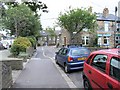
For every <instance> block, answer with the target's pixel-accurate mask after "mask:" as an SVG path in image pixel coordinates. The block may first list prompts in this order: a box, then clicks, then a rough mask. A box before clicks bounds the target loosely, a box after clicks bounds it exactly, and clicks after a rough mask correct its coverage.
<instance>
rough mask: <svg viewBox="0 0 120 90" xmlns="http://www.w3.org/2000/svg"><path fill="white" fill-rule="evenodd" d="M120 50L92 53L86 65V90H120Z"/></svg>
mask: <svg viewBox="0 0 120 90" xmlns="http://www.w3.org/2000/svg"><path fill="white" fill-rule="evenodd" d="M119 53H120V51H119V49H108V50H98V51H94V52H92V53H91V54H90V55H89V57H88V58H87V59H86V61H85V63H84V69H83V84H84V88H85V90H120V54H119Z"/></svg>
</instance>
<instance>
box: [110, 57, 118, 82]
mask: <svg viewBox="0 0 120 90" xmlns="http://www.w3.org/2000/svg"><path fill="white" fill-rule="evenodd" d="M113 58H117V59H116V61H118V62H120V60H119V57H115V56H113V57H111V59H110V69H109V76H110V77H111V78H113V79H115V80H117V81H119V82H120V80H119V79H118V78H116V77H115V76H113V75H111V68H112V67H113V66H112V67H111V62H112V59H113Z"/></svg>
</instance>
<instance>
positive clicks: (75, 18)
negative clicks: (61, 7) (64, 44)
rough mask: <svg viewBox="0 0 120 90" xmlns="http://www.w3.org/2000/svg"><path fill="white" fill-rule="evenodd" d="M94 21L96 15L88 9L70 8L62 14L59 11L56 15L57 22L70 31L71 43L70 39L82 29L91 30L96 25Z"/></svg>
mask: <svg viewBox="0 0 120 90" xmlns="http://www.w3.org/2000/svg"><path fill="white" fill-rule="evenodd" d="M95 23H96V16H95V15H94V14H92V13H91V12H90V11H89V9H88V10H87V9H71V10H69V11H66V12H65V13H64V14H62V13H60V15H59V17H58V24H59V25H60V26H62V27H63V28H65V29H67V30H68V32H69V33H70V37H71V42H70V43H72V39H73V38H74V37H75V36H76V35H77V34H78V33H79V32H81V31H82V30H83V29H85V28H86V29H88V30H93V29H94V28H95V25H96V24H95ZM73 32H76V33H73Z"/></svg>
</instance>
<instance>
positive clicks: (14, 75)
mask: <svg viewBox="0 0 120 90" xmlns="http://www.w3.org/2000/svg"><path fill="white" fill-rule="evenodd" d="M10 55H11V53H10V49H5V50H1V51H0V61H2V60H3V59H5V58H9V57H8V56H10ZM28 62H29V59H27V62H23V69H25V66H26V64H27V63H28ZM21 72H22V70H12V78H13V84H14V82H15V81H16V79H17V78H18V76H19V75H20V73H21Z"/></svg>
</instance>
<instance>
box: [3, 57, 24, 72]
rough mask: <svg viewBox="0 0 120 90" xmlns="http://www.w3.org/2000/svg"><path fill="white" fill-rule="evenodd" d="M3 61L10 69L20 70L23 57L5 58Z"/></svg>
mask: <svg viewBox="0 0 120 90" xmlns="http://www.w3.org/2000/svg"><path fill="white" fill-rule="evenodd" d="M3 61H4V63H5V64H6V65H8V66H11V69H12V70H22V69H23V59H20V58H6V59H4V60H3Z"/></svg>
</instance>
